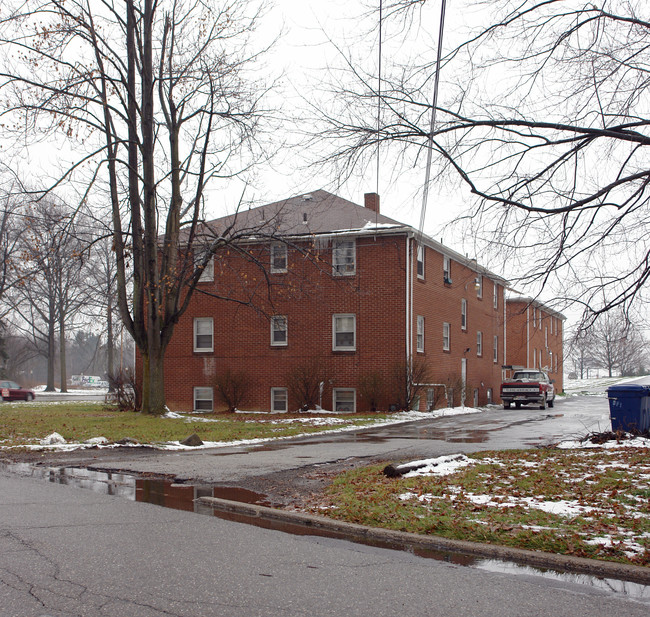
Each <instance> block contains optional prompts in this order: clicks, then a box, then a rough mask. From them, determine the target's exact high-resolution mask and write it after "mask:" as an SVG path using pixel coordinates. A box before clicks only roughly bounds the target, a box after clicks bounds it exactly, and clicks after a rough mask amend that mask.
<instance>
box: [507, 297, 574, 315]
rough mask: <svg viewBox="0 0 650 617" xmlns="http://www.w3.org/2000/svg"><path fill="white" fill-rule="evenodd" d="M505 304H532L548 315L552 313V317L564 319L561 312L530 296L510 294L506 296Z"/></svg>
mask: <svg viewBox="0 0 650 617" xmlns="http://www.w3.org/2000/svg"><path fill="white" fill-rule="evenodd" d="M506 304H524V305H525V306H526V307H528V306H533V307H535V308H539V309H542V310H544V311H546V312H547V313H548V314H549V315H552V316H553V317H557V318H558V319H561V320H562V321H566V317H565V316H564V315H563V314H562V313H560V312H559V311H556V310H554V309H552V308H551V307H550V306H548V305H547V304H544V303H543V302H540V301H539V300H536V299H535V298H531V297H530V296H510V297H508V298H506Z"/></svg>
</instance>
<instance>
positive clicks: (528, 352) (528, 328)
mask: <svg viewBox="0 0 650 617" xmlns="http://www.w3.org/2000/svg"><path fill="white" fill-rule="evenodd" d="M530 365H531V364H530V304H529V305H528V306H527V307H526V368H528V367H529V366H530Z"/></svg>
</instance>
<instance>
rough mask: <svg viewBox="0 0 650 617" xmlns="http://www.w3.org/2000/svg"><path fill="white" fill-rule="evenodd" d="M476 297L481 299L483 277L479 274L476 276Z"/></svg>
mask: <svg viewBox="0 0 650 617" xmlns="http://www.w3.org/2000/svg"><path fill="white" fill-rule="evenodd" d="M476 297H477V298H482V297H483V276H482V275H481V274H477V275H476Z"/></svg>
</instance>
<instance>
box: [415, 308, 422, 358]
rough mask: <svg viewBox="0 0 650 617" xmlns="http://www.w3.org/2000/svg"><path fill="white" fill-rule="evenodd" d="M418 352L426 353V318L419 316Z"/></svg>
mask: <svg viewBox="0 0 650 617" xmlns="http://www.w3.org/2000/svg"><path fill="white" fill-rule="evenodd" d="M416 345H417V350H418V351H419V352H422V353H423V352H424V317H423V316H422V315H418V318H417V340H416Z"/></svg>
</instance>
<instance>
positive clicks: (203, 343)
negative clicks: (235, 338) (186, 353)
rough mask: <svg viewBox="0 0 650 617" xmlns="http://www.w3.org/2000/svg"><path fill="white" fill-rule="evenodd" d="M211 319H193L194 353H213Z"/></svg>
mask: <svg viewBox="0 0 650 617" xmlns="http://www.w3.org/2000/svg"><path fill="white" fill-rule="evenodd" d="M212 332H213V323H212V317H197V318H195V319H194V351H214V349H213V338H214V337H213V334H212Z"/></svg>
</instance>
